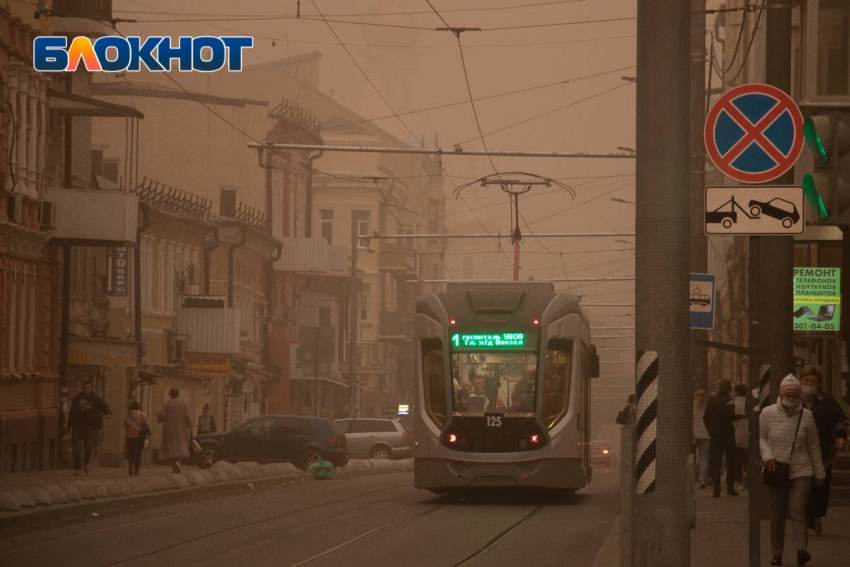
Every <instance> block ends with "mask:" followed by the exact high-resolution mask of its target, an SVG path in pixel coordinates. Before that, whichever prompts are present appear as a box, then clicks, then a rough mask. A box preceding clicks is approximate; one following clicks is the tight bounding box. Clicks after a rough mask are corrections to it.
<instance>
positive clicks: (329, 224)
mask: <svg viewBox="0 0 850 567" xmlns="http://www.w3.org/2000/svg"><path fill="white" fill-rule="evenodd" d="M319 225H320V230H321V232H322V238H324V239H325V240H326V241H327V243H328V244H333V239H334V238H333V237H334V212H333V209H319Z"/></svg>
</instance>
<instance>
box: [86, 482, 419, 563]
mask: <svg viewBox="0 0 850 567" xmlns="http://www.w3.org/2000/svg"><path fill="white" fill-rule="evenodd" d="M404 488H406V487H405V486H389V487H386V488H380V489H378V490H372V491H369V492H364V493H361V494H355V495H353V496H349V497H347V498H340V499H337V500H332V501H330V502H323V503H321V504H316V505H313V506H306V507H303V508H298V509H297V510H290V511H289V512H285V513H283V514H277V515H275V516H271V517H268V518H261V519H258V520H253V521H250V522H245V523H242V524H239V525H236V526H228V527H226V528H222V529H219V530H215V531H212V532H208V533H205V534H201V535H199V536H195V537H192V538H188V539H185V540H182V541H179V542H175V543H173V544H170V545H166V546H163V547H160V548H157V549H152V550H150V551H147V552H145V553H140V554H138V555H134V556H133V557H126V558H123V559H120V560H118V561H112V562H110V563H102V564H101V565H100V566H99V567H113V566H115V565H123V564H126V563H130V562H132V561H137V560H139V559H145V558H148V557H152V556H154V555H157V554H160V553H163V552H166V551H171V550H173V549H177V548H179V547H183V546H186V545H191V544H194V543H198V542H200V541H203V540H205V539H209V538H212V537H216V536H219V535H221V534H225V533H228V532H233V531H236V530H240V529H244V528H248V527H251V526H256V525H259V524H264V523H268V522H274V521H276V520H280V519H283V518H287V517H290V516H295V515H297V514H302V513H304V512H308V511H310V510H316V509H318V508H324V507H326V506H334V505H337V504H340V503H343V502H350V501H352V500H357V499H359V498H365V497H368V496H371V495H373V494H378V493H381V492H388V491H391V490H399V489H404ZM154 520H155V519H154Z"/></svg>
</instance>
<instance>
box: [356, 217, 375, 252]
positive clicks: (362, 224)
mask: <svg viewBox="0 0 850 567" xmlns="http://www.w3.org/2000/svg"><path fill="white" fill-rule="evenodd" d="M371 216H372V213H371V212H370V211H351V230H352V232H353V234H355V235H357V236H368V235H369V219H370V217H371ZM368 244H369V243H368V242H367V241H366V239H365V238H358V239H357V248H360V249H363V250H365V249H366V248H368Z"/></svg>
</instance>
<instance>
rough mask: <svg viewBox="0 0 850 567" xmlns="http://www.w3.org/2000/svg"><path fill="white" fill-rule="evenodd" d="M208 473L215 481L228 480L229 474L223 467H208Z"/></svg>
mask: <svg viewBox="0 0 850 567" xmlns="http://www.w3.org/2000/svg"><path fill="white" fill-rule="evenodd" d="M210 474H212V476H213V478H214V479H215V482H227V481H228V480H230V476H229V475H228V474H227V470H225V469H223V468H219V469H210Z"/></svg>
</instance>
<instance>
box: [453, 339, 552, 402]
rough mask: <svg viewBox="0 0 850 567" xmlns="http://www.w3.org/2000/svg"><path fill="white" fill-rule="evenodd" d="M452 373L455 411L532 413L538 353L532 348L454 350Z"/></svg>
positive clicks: (535, 390) (535, 389)
mask: <svg viewBox="0 0 850 567" xmlns="http://www.w3.org/2000/svg"><path fill="white" fill-rule="evenodd" d="M452 377H453V380H452V406H453V410H454V414H455V415H481V414H483V413H485V412H488V413H489V412H506V413H513V414H520V415H534V406H535V398H536V394H537V355H536V354H534V353H533V352H529V351H513V352H506V351H487V352H486V353H485V352H481V351H474V352H454V353H453V354H452Z"/></svg>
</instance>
